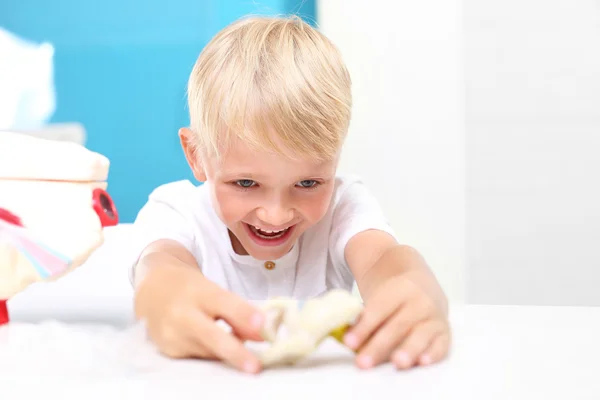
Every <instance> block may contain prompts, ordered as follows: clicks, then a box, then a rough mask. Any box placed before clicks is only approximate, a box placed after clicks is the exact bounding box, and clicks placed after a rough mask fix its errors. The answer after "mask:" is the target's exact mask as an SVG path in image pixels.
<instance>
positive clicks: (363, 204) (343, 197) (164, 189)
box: [130, 176, 395, 300]
mask: <svg viewBox="0 0 600 400" xmlns="http://www.w3.org/2000/svg"><path fill="white" fill-rule="evenodd" d="M369 229H378V230H382V231H385V232H388V233H390V234H391V235H393V236H394V237H395V235H394V232H393V231H392V229H391V227H390V226H389V224H388V223H387V220H386V218H385V216H384V214H383V211H382V210H381V207H380V206H379V203H378V202H377V200H376V199H375V198H374V197H373V195H372V194H371V193H370V192H369V191H368V189H367V188H366V187H365V185H364V184H363V183H362V182H361V181H360V179H358V178H356V177H350V176H345V177H342V176H338V177H337V178H336V181H335V189H334V195H333V198H332V202H331V205H330V207H329V209H328V211H327V213H326V214H325V216H324V217H323V218H322V219H321V220H320V221H319V222H318V223H317V224H315V225H314V226H312V227H311V228H309V229H308V230H307V231H305V232H304V233H303V234H302V236H301V237H300V238H299V239H298V242H297V243H296V244H295V245H294V247H293V248H292V250H291V251H290V252H289V253H288V254H286V255H285V256H283V257H282V258H280V259H278V260H271V261H272V263H274V264H275V267H274V268H271V269H269V268H267V267H266V266H265V264H266V261H260V260H256V259H254V258H252V257H251V256H248V255H245V256H243V255H239V254H236V253H235V252H234V251H233V248H232V245H231V240H230V238H229V234H228V230H227V227H226V226H225V224H224V223H223V222H222V221H221V219H220V218H219V217H218V216H217V214H216V213H215V211H214V209H213V206H212V198H211V195H210V193H209V187H208V185H199V186H195V185H193V184H192V183H191V182H190V181H177V182H172V183H168V184H165V185H162V186H159V187H158V188H157V189H155V190H154V191H153V192H152V193H151V194H150V196H149V200H148V202H147V203H146V204H145V205H144V207H143V208H142V209H141V210H140V212H139V214H138V216H137V219H136V221H135V222H134V231H135V249H134V254H136V255H137V256H139V253H141V251H142V250H143V249H144V248H145V247H146V246H148V245H149V244H150V243H152V242H154V241H156V240H159V239H172V240H175V241H177V242H179V243H181V244H182V245H183V246H184V247H185V248H186V249H187V250H189V251H190V252H191V253H192V254H193V255H194V257H195V258H196V260H197V262H198V265H199V266H200V268H201V270H202V273H203V274H204V276H206V277H207V278H208V279H210V280H211V281H213V282H215V283H217V284H218V285H220V286H221V287H223V288H225V289H227V290H230V291H232V292H234V293H236V294H238V295H240V296H241V297H243V298H246V299H248V300H265V299H267V298H269V297H273V296H291V297H294V298H297V299H306V298H311V297H314V296H318V295H320V294H321V293H323V292H325V291H327V290H330V289H334V288H341V289H346V290H351V289H352V285H353V283H354V277H353V276H352V273H351V271H350V269H349V267H348V264H347V263H346V260H345V256H344V249H345V247H346V244H347V243H348V241H349V240H350V238H352V237H353V236H354V235H356V234H357V233H360V232H363V231H365V230H369ZM268 266H272V265H268ZM134 274H135V272H134V271H133V269H132V271H131V274H130V279H131V281H132V282H133V281H134Z"/></svg>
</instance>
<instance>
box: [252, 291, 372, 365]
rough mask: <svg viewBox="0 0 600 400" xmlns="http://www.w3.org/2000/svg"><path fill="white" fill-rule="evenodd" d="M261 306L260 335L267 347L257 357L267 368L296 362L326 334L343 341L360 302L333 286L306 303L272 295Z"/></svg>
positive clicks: (320, 341)
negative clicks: (264, 318) (264, 317)
mask: <svg viewBox="0 0 600 400" xmlns="http://www.w3.org/2000/svg"><path fill="white" fill-rule="evenodd" d="M262 308H263V311H265V312H266V314H267V323H266V325H265V327H264V329H263V337H264V339H265V340H266V341H267V342H269V344H270V346H269V347H268V348H267V349H266V350H265V351H264V352H263V353H262V354H261V355H260V357H261V361H262V363H263V365H264V366H265V367H271V366H275V365H284V364H295V363H297V362H298V361H300V360H301V359H303V358H305V357H306V356H308V355H309V354H311V353H312V352H314V351H315V350H316V349H317V348H318V347H319V345H320V344H321V343H322V342H323V341H324V340H325V339H326V338H328V337H333V338H334V339H336V340H337V341H339V342H340V343H342V344H343V336H344V334H345V332H346V331H347V330H348V328H349V327H350V326H351V325H352V324H353V323H354V321H355V320H356V318H357V317H358V316H359V314H360V313H361V311H362V309H363V304H362V302H361V300H360V299H359V298H358V297H356V296H353V295H352V294H351V293H349V292H346V291H344V290H339V289H335V290H331V291H329V292H327V293H325V294H324V295H322V296H320V297H317V298H314V299H311V300H308V301H306V302H299V301H296V300H294V299H289V298H281V297H277V298H273V299H270V300H268V301H267V302H266V303H265V305H264V306H263V307H262ZM280 328H285V332H282V331H283V329H280Z"/></svg>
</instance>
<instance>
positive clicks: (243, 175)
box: [184, 141, 337, 260]
mask: <svg viewBox="0 0 600 400" xmlns="http://www.w3.org/2000/svg"><path fill="white" fill-rule="evenodd" d="M185 147H186V146H184V149H185ZM186 153H187V150H186ZM189 159H190V157H189V155H188V160H189ZM203 161H204V162H203V165H199V164H200V163H198V162H196V163H191V164H194V165H192V168H193V169H194V172H195V175H196V178H197V179H199V180H201V181H206V182H207V184H209V185H210V188H211V192H212V196H213V205H214V207H215V210H216V212H217V214H218V215H219V217H220V218H221V220H222V221H223V222H224V223H225V224H226V225H227V227H228V228H229V231H230V235H229V236H230V237H231V241H232V245H233V248H234V250H235V251H236V253H238V254H244V255H245V254H250V255H251V256H253V257H254V258H256V259H259V260H275V259H278V258H280V257H282V256H284V255H285V254H286V253H288V252H289V251H290V250H291V249H292V246H293V245H294V243H296V241H297V240H298V238H299V237H300V235H302V233H304V232H305V231H306V230H307V229H308V228H310V227H311V226H312V225H314V224H316V223H317V222H318V221H319V220H320V219H321V218H322V217H323V215H325V213H326V212H327V209H328V207H329V204H330V201H331V197H332V193H333V189H334V183H335V182H334V180H335V172H336V167H337V159H334V160H331V161H326V162H323V161H316V160H309V159H304V160H291V159H290V158H287V157H285V156H282V155H277V154H272V153H268V152H259V151H255V150H252V149H250V148H249V147H248V146H246V145H245V144H243V143H241V142H240V141H237V142H234V143H232V144H231V147H230V148H229V150H228V151H227V152H226V154H223V155H222V157H221V159H220V160H217V159H215V158H208V159H205V160H203Z"/></svg>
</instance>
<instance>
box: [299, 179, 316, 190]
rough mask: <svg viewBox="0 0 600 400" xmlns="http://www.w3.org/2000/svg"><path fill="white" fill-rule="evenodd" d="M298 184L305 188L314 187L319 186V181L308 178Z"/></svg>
mask: <svg viewBox="0 0 600 400" xmlns="http://www.w3.org/2000/svg"><path fill="white" fill-rule="evenodd" d="M298 184H299V185H300V186H301V187H303V188H305V189H310V188H312V187H315V186H317V185H318V184H319V182H317V181H315V180H313V179H307V180H304V181H300V182H298Z"/></svg>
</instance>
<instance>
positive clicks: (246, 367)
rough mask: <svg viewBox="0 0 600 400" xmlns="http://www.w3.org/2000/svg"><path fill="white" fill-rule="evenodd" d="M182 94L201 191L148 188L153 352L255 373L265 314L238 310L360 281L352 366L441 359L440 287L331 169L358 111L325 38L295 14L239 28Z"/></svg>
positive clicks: (141, 302) (141, 314)
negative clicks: (250, 344) (249, 345)
mask: <svg viewBox="0 0 600 400" xmlns="http://www.w3.org/2000/svg"><path fill="white" fill-rule="evenodd" d="M188 97H189V109H190V120H191V121H190V122H191V123H190V128H184V129H181V130H180V132H179V137H180V140H181V145H182V148H183V151H184V153H185V156H186V158H187V161H188V163H189V165H190V167H191V169H192V171H193V173H194V176H195V178H196V179H198V180H199V181H201V182H204V184H203V185H200V186H194V185H192V184H191V183H190V182H187V181H186V182H183V181H182V182H174V183H170V184H166V185H163V186H161V187H159V188H157V189H156V190H155V191H154V192H153V193H152V194H151V195H150V198H149V201H148V203H147V204H146V205H145V206H144V207H143V208H142V210H141V211H140V213H139V215H138V218H137V219H136V222H135V226H136V228H137V230H138V238H139V243H138V245H137V246H136V249H137V250H139V252H138V253H136V256H137V255H138V254H139V258H138V259H137V263H136V265H135V266H134V268H133V270H132V275H133V276H132V280H133V281H134V284H135V287H136V297H135V309H136V316H137V317H138V318H140V319H144V320H145V321H146V324H147V327H148V332H149V335H150V337H151V339H152V340H153V341H154V342H155V343H156V345H157V346H158V348H159V349H160V350H161V351H162V352H163V353H164V354H166V355H168V356H171V357H200V358H216V359H220V360H223V361H225V362H228V363H230V364H232V365H233V366H235V367H236V368H239V369H240V370H243V371H246V372H249V373H256V372H258V371H259V370H260V369H261V365H260V363H259V360H258V359H257V357H256V356H255V355H253V354H252V353H251V352H250V351H249V350H248V349H246V348H245V347H244V346H243V341H244V340H256V341H260V340H262V339H261V337H260V329H261V326H262V323H263V321H264V316H263V315H262V314H261V313H260V312H259V311H258V309H257V308H255V307H254V306H253V305H252V304H251V303H250V302H249V301H247V300H264V299H266V298H268V297H272V296H294V297H296V298H308V297H312V296H316V295H319V294H321V293H323V292H325V291H327V290H329V289H332V288H343V289H347V290H351V287H352V284H353V282H354V280H356V282H357V284H358V288H359V290H360V293H361V295H362V297H363V299H364V301H365V309H364V312H363V313H362V315H361V317H360V319H359V321H358V323H357V324H356V325H355V326H354V327H353V328H352V329H351V330H350V331H349V332H348V333H347V334H346V336H345V338H344V340H345V342H346V344H347V345H348V346H349V347H351V348H353V349H358V353H357V358H356V363H357V365H358V366H359V367H361V368H365V369H366V368H370V367H373V366H375V365H378V364H380V363H382V362H387V361H391V362H393V363H394V365H396V366H397V367H398V368H409V367H412V366H415V365H425V364H429V363H433V362H436V361H439V360H441V359H442V358H444V357H445V355H446V353H447V351H448V347H449V341H450V333H449V325H448V321H447V301H446V298H445V296H444V293H443V292H442V290H441V288H440V287H439V285H438V283H437V282H436V280H435V278H434V277H433V275H432V274H431V272H430V271H429V269H428V267H427V265H426V264H425V262H424V260H423V259H422V257H421V256H420V255H419V254H418V253H417V252H416V251H415V250H413V249H411V248H409V247H407V246H403V245H400V244H399V243H398V241H397V240H396V239H395V236H394V233H393V231H392V230H391V228H390V227H389V226H388V224H387V223H386V220H385V217H384V216H383V214H382V212H381V210H380V208H379V206H378V204H377V202H376V201H375V199H374V198H373V197H372V196H371V195H370V194H369V192H368V191H367V189H366V188H365V187H364V186H363V185H362V184H361V182H360V181H359V180H358V179H356V178H352V177H340V176H337V175H336V168H337V164H338V160H339V156H340V151H341V148H342V144H343V142H344V138H345V135H346V132H347V131H348V125H349V121H350V113H351V112H350V111H351V102H352V101H351V83H350V77H349V74H348V72H347V70H346V67H345V65H344V63H343V61H342V59H341V56H340V54H339V52H338V51H337V49H336V48H335V47H334V46H333V45H332V44H331V43H330V42H329V40H328V39H327V38H326V37H324V36H323V35H322V34H321V33H319V32H318V31H317V30H315V29H314V28H312V27H311V26H310V25H308V24H306V23H304V22H303V21H302V20H301V19H299V18H267V17H254V18H247V19H243V20H240V21H237V22H236V23H233V24H231V25H230V26H228V27H227V28H225V29H224V30H223V31H221V32H220V33H219V34H217V35H216V37H215V38H213V40H212V41H211V42H210V43H208V45H207V46H206V47H205V49H204V50H203V51H202V53H201V54H200V57H199V58H198V60H197V62H196V65H195V66H194V69H193V71H192V74H191V77H190V80H189V85H188ZM216 319H223V320H225V321H226V322H227V323H228V324H229V325H230V326H231V327H232V329H233V331H232V333H228V332H225V331H224V330H223V329H221V328H219V327H218V326H217V324H215V320H216Z"/></svg>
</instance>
